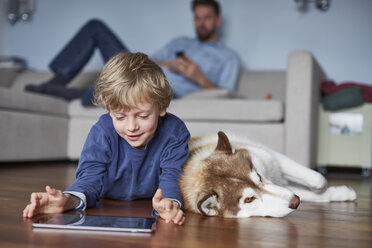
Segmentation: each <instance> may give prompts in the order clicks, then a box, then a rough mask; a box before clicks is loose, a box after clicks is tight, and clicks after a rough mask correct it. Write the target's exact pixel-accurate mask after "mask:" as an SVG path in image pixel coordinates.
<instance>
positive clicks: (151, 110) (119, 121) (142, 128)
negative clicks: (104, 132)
mask: <svg viewBox="0 0 372 248" xmlns="http://www.w3.org/2000/svg"><path fill="white" fill-rule="evenodd" d="M165 113H166V110H159V107H158V106H157V105H156V104H151V103H142V104H139V105H138V106H137V107H136V108H131V109H125V110H119V111H110V116H111V118H112V123H113V124H114V128H115V130H116V132H117V133H118V134H119V135H120V136H121V137H122V138H123V139H125V140H126V141H127V142H128V143H129V144H130V145H131V146H133V147H136V148H138V149H143V148H145V146H146V145H147V144H148V143H149V142H150V140H151V139H152V138H153V137H154V134H155V131H156V128H157V127H158V120H159V116H164V115H165Z"/></svg>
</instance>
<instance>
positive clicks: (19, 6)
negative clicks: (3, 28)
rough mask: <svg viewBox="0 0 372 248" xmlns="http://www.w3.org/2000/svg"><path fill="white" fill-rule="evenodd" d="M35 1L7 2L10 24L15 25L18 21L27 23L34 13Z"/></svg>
mask: <svg viewBox="0 0 372 248" xmlns="http://www.w3.org/2000/svg"><path fill="white" fill-rule="evenodd" d="M35 1H36V0H9V1H8V4H9V5H8V20H9V22H10V24H12V25H13V24H15V23H16V22H17V21H18V20H19V19H21V20H22V21H28V20H30V19H31V16H32V14H33V12H34V11H35Z"/></svg>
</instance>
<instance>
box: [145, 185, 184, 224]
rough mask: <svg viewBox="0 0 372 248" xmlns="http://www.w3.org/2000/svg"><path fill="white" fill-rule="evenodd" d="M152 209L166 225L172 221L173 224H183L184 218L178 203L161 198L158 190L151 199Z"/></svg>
mask: <svg viewBox="0 0 372 248" xmlns="http://www.w3.org/2000/svg"><path fill="white" fill-rule="evenodd" d="M152 207H153V208H154V209H155V210H156V211H157V212H158V213H159V215H160V217H161V218H163V219H164V220H165V222H166V223H169V222H170V221H173V223H174V224H177V225H182V224H183V223H184V222H185V216H184V214H183V211H182V210H181V209H180V207H179V206H178V203H177V202H175V201H173V200H172V199H169V198H163V193H162V191H161V189H158V190H157V191H156V193H155V195H154V197H153V198H152Z"/></svg>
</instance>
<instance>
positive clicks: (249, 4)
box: [0, 0, 372, 85]
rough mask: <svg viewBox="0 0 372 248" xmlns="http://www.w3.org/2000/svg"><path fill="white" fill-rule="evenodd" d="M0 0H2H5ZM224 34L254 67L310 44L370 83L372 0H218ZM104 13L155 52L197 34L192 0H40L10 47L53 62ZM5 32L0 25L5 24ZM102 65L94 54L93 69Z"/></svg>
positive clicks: (341, 71) (43, 66)
mask: <svg viewBox="0 0 372 248" xmlns="http://www.w3.org/2000/svg"><path fill="white" fill-rule="evenodd" d="M0 1H1V0H0ZM220 2H221V3H222V8H223V10H222V11H223V17H224V26H223V29H222V40H223V41H224V42H225V43H226V45H227V46H229V47H231V48H233V49H234V50H236V51H237V52H238V53H239V54H240V56H241V59H242V62H243V66H244V67H245V68H248V69H284V68H285V67H286V56H287V54H288V53H289V52H290V51H292V50H295V49H306V50H310V51H311V52H312V53H313V54H314V55H315V57H316V58H317V59H318V61H319V62H320V63H321V64H322V66H323V68H324V69H325V71H326V73H327V74H328V77H329V78H331V79H333V80H335V81H337V82H342V81H346V80H352V81H357V82H363V83H369V84H371V85H372V69H371V68H372V49H371V44H372V28H371V23H372V14H371V13H372V1H371V0H331V5H330V9H329V11H327V12H321V11H319V10H316V9H315V8H314V7H313V5H311V6H310V8H309V11H308V12H306V13H301V12H299V11H298V10H297V9H296V4H295V1H294V0H220ZM93 17H95V18H100V19H102V20H104V21H105V22H106V23H107V24H108V25H109V26H110V27H111V28H112V29H113V30H114V31H115V32H116V33H117V34H118V36H119V37H120V38H121V39H122V40H123V41H124V42H125V44H126V45H127V46H128V47H129V48H130V49H131V50H132V51H142V52H145V53H149V54H151V53H153V52H154V51H156V50H157V49H159V48H160V47H162V46H163V45H164V44H165V43H166V42H168V41H169V40H170V39H171V38H173V37H175V36H178V35H187V36H193V35H194V31H193V26H192V14H191V11H190V0H156V1H155V0H135V1H134V0H105V1H102V0H64V1H60V0H37V9H36V13H35V14H34V17H33V20H32V21H31V22H27V23H22V22H19V23H17V24H16V25H14V26H12V27H10V28H9V37H10V41H9V44H8V50H7V52H8V53H9V54H13V55H19V56H23V57H25V58H26V59H27V60H28V62H29V65H30V66H31V67H33V68H36V69H40V70H47V69H48V68H47V67H48V63H49V61H50V60H51V59H52V58H53V56H54V55H56V53H57V52H58V51H59V50H60V49H61V48H62V46H63V45H64V44H65V43H66V42H67V41H68V40H69V39H70V38H71V36H72V35H73V34H74V33H75V32H76V31H77V30H78V28H79V27H80V26H81V25H82V24H83V23H84V22H86V21H87V20H88V19H90V18H93ZM0 32H1V29H0ZM101 67H102V62H101V59H100V57H99V55H98V54H96V55H95V56H94V58H93V60H92V62H91V63H90V64H89V65H88V66H87V67H86V69H87V70H96V69H100V68H101Z"/></svg>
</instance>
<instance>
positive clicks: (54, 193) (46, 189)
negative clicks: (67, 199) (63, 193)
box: [45, 185, 58, 195]
mask: <svg viewBox="0 0 372 248" xmlns="http://www.w3.org/2000/svg"><path fill="white" fill-rule="evenodd" d="M45 191H46V192H47V193H49V194H51V195H56V194H57V193H58V190H56V189H55V188H52V187H50V186H49V185H47V186H45Z"/></svg>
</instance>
